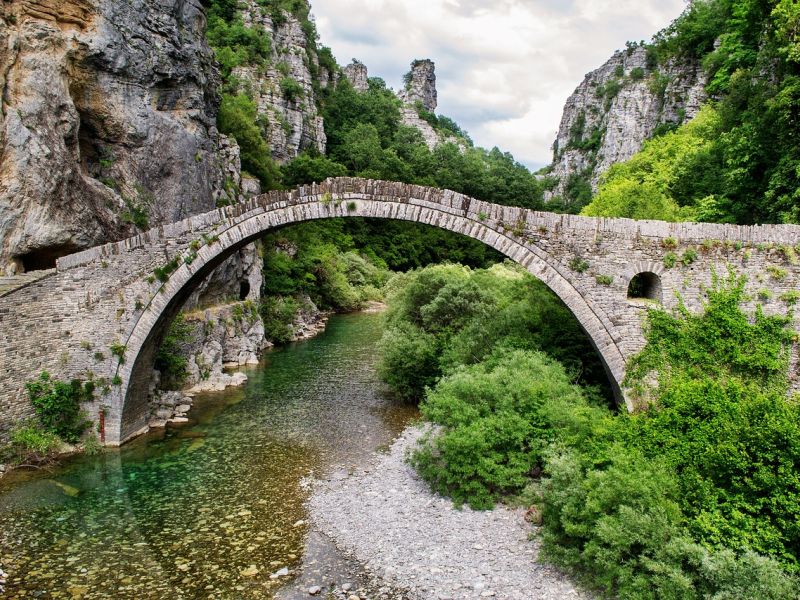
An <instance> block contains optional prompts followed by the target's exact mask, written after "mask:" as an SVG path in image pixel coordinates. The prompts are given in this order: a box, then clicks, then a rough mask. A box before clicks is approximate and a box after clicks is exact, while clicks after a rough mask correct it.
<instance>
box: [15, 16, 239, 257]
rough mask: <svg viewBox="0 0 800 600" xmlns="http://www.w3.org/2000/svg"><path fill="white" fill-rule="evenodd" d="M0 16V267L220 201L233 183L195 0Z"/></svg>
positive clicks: (101, 239) (103, 239)
mask: <svg viewBox="0 0 800 600" xmlns="http://www.w3.org/2000/svg"><path fill="white" fill-rule="evenodd" d="M0 11H2V19H0V44H2V47H3V48H4V49H5V50H4V52H3V53H2V54H0V87H2V92H3V106H2V115H0V118H1V119H2V123H0V271H3V270H5V271H6V272H15V271H21V270H33V269H40V268H46V267H49V266H52V265H53V263H54V260H55V258H57V257H58V256H62V255H65V254H69V253H71V252H74V251H76V250H78V249H81V248H84V247H87V246H92V245H95V244H98V243H101V242H107V241H109V240H113V239H119V238H123V237H126V236H128V235H130V234H132V233H133V232H134V227H135V226H138V227H140V228H144V227H146V226H148V225H149V226H152V225H155V224H159V223H167V222H172V221H175V220H178V219H181V218H184V217H186V216H189V215H192V214H196V213H200V212H203V211H207V210H209V209H210V208H212V207H213V205H214V197H215V191H216V190H220V189H222V188H224V181H225V178H224V165H223V163H222V160H221V159H220V157H219V155H218V154H219V147H220V143H221V142H220V138H219V135H218V133H217V130H216V128H215V119H216V107H217V98H216V92H215V90H216V87H217V74H216V70H215V68H214V66H213V57H212V53H211V51H210V49H209V48H208V46H207V44H206V43H205V41H204V35H203V32H204V29H205V16H204V13H203V10H202V7H201V3H200V0H137V1H135V2H130V1H128V0H124V1H123V0H63V1H55V0H26V1H23V2H13V3H10V2H4V3H2V6H0Z"/></svg>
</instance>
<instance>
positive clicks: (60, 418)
mask: <svg viewBox="0 0 800 600" xmlns="http://www.w3.org/2000/svg"><path fill="white" fill-rule="evenodd" d="M25 389H26V390H27V392H28V398H30V401H31V404H33V408H34V410H35V412H36V419H37V421H38V422H39V424H40V425H41V426H42V428H43V429H44V431H46V432H49V433H52V434H55V435H57V436H58V437H60V438H61V439H63V440H64V441H66V442H76V441H78V439H79V438H80V436H81V434H82V433H83V432H84V431H85V430H86V428H87V427H88V426H89V422H88V421H87V420H86V417H85V414H84V413H83V411H82V410H81V403H82V402H89V401H91V400H92V393H93V391H94V384H93V383H92V382H90V381H87V382H86V383H82V382H81V381H79V380H77V379H73V380H72V381H70V382H69V383H67V382H64V381H59V380H57V379H51V377H50V374H49V373H47V372H46V371H42V372H41V374H40V375H39V377H38V379H34V380H33V381H29V382H28V383H26V384H25Z"/></svg>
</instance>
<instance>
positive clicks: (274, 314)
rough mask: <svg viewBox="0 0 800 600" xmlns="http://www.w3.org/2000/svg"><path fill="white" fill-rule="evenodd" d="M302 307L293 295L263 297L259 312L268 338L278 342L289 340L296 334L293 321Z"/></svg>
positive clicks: (282, 342)
mask: <svg viewBox="0 0 800 600" xmlns="http://www.w3.org/2000/svg"><path fill="white" fill-rule="evenodd" d="M300 308H301V307H300V303H299V302H297V300H295V299H294V298H292V297H273V296H267V297H264V298H262V299H261V305H260V307H259V312H260V314H261V320H262V321H263V322H264V334H265V336H266V338H267V339H268V340H270V341H272V342H274V343H276V344H285V343H287V342H289V341H290V340H291V339H292V335H293V334H294V329H293V328H292V322H293V321H294V319H295V316H296V315H297V311H298V310H300Z"/></svg>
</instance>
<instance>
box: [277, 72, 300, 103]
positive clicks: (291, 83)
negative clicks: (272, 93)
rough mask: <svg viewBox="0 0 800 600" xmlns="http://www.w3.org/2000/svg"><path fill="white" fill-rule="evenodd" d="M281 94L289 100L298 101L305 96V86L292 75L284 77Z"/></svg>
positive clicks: (281, 83) (281, 82)
mask: <svg viewBox="0 0 800 600" xmlns="http://www.w3.org/2000/svg"><path fill="white" fill-rule="evenodd" d="M280 88H281V94H283V97H284V98H285V99H286V100H288V101H289V102H297V101H298V100H301V99H302V98H303V93H304V91H303V86H302V85H300V82H299V81H297V80H296V79H293V78H292V77H288V76H287V77H284V78H283V79H281V81H280Z"/></svg>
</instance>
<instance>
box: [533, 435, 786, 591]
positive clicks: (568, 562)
mask: <svg viewBox="0 0 800 600" xmlns="http://www.w3.org/2000/svg"><path fill="white" fill-rule="evenodd" d="M607 456H608V458H607V459H606V460H605V461H603V462H602V463H600V464H593V461H592V460H591V456H590V455H589V453H587V452H581V451H580V450H579V449H563V448H558V447H555V448H554V450H553V451H552V452H550V453H549V455H548V457H547V464H546V469H547V472H548V474H549V478H548V479H547V480H546V482H545V485H544V505H545V510H544V524H545V528H544V537H543V541H544V550H545V554H546V556H548V557H549V558H550V559H551V560H554V561H555V562H556V563H558V564H560V565H563V566H565V567H568V568H571V569H573V570H575V571H576V572H577V573H578V574H579V575H581V576H583V577H584V579H586V580H587V582H588V583H589V584H590V585H592V586H594V587H596V588H598V591H600V592H603V595H604V596H606V597H614V598H635V599H642V600H644V599H652V600H657V599H661V598H681V599H697V600H700V599H701V598H719V599H723V598H727V599H731V600H733V599H734V598H736V599H738V598H769V599H772V600H778V599H781V598H793V597H796V593H797V588H796V585H797V582H796V580H795V579H794V578H793V577H791V576H789V575H787V574H786V573H784V572H783V571H782V569H781V567H780V565H779V564H778V563H777V562H776V561H774V560H771V559H768V558H765V557H763V556H759V555H757V554H756V553H754V552H752V551H745V552H744V553H743V554H741V555H740V556H737V555H736V554H735V553H734V552H732V551H731V550H727V549H723V550H718V551H709V550H708V549H706V548H705V547H704V546H702V545H699V544H697V543H695V542H693V541H692V540H691V538H689V537H688V536H687V535H686V532H685V530H684V529H683V528H682V514H681V508H680V492H679V487H678V485H677V483H676V480H675V477H674V475H673V472H672V470H671V469H670V468H669V467H668V466H666V465H664V464H663V463H662V462H660V461H658V460H653V459H647V458H645V457H644V456H643V455H642V454H640V453H638V452H637V451H636V450H631V449H629V448H627V447H625V446H623V445H620V444H617V445H613V446H611V447H610V448H609V449H608V452H607Z"/></svg>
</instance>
